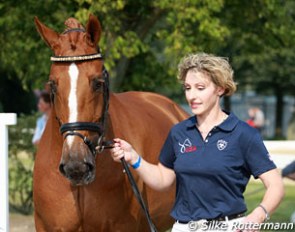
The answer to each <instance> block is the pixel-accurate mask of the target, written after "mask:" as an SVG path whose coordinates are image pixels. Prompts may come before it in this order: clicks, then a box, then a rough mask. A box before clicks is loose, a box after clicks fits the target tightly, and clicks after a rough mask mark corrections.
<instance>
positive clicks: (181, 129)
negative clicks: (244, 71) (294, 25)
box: [111, 53, 284, 232]
mask: <svg viewBox="0 0 295 232" xmlns="http://www.w3.org/2000/svg"><path fill="white" fill-rule="evenodd" d="M178 78H179V80H180V81H181V82H182V83H183V86H184V91H185V96H186V99H187V102H188V104H189V106H190V108H191V110H192V112H193V114H194V115H193V116H192V117H190V118H188V119H187V120H185V121H183V122H180V123H179V124H177V125H175V126H174V127H173V128H172V129H171V131H170V133H169V135H168V137H167V139H166V142H165V143H164V145H163V148H162V150H161V153H160V156H159V163H158V164H157V165H154V164H151V163H148V162H146V161H145V160H144V159H143V158H141V157H140V155H139V154H138V153H137V152H136V151H135V150H134V149H133V147H132V145H130V144H129V143H128V142H126V141H124V140H121V139H119V138H117V139H115V148H113V149H112V152H111V154H112V157H113V159H114V160H115V161H118V162H119V161H120V159H121V158H122V157H124V158H125V160H126V161H127V162H128V163H129V164H130V165H131V166H132V167H133V168H134V169H135V170H136V171H137V172H138V174H139V176H140V177H141V178H142V179H143V181H144V182H145V183H146V184H147V185H149V186H150V187H151V188H153V189H155V190H158V191H163V190H165V189H166V188H167V187H169V186H171V185H172V183H173V182H174V181H176V186H177V188H176V198H175V203H174V206H173V209H172V211H171V216H172V217H173V218H174V219H175V223H174V225H173V229H172V232H185V231H210V230H211V231H243V230H244V231H257V230H258V229H259V228H258V227H257V225H260V223H262V222H264V221H265V220H268V219H269V216H270V214H271V213H273V212H274V210H275V209H276V208H277V207H278V205H279V203H280V201H281V199H282V197H283V194H284V193H283V184H282V179H281V177H280V174H279V173H278V171H277V168H276V166H275V164H274V163H273V161H272V160H271V159H270V157H269V154H268V151H267V150H266V148H265V146H264V144H263V141H262V138H261V136H260V134H259V132H258V131H257V130H256V129H254V128H252V127H250V126H249V125H248V124H247V123H245V122H243V121H241V120H239V119H238V118H237V117H236V116H235V115H234V114H233V113H232V112H226V111H224V110H222V108H221V106H220V100H221V98H222V97H223V96H230V95H232V94H233V93H234V92H235V91H236V84H235V82H234V80H233V70H232V68H231V66H230V64H229V62H228V60H227V59H225V58H223V57H217V56H214V55H210V54H205V53H199V54H192V55H188V56H186V57H184V58H183V59H182V60H181V62H180V64H179V73H178ZM251 175H253V176H254V177H255V178H259V179H260V180H261V181H262V182H263V184H264V186H265V189H266V191H265V194H264V197H263V199H262V201H261V203H260V204H258V205H257V207H256V208H255V209H254V210H253V211H252V212H248V213H247V214H246V211H247V207H246V205H245V201H244V197H243V193H244V191H245V188H246V185H247V184H248V181H249V178H250V176H251ZM250 223H252V225H255V226H252V227H251V225H250Z"/></svg>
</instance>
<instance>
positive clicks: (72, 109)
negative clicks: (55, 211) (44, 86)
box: [35, 15, 108, 185]
mask: <svg viewBox="0 0 295 232" xmlns="http://www.w3.org/2000/svg"><path fill="white" fill-rule="evenodd" d="M35 24H36V27H37V30H38V32H39V34H40V35H41V37H42V38H43V40H44V41H45V42H46V44H47V45H48V46H49V47H50V48H51V49H52V51H53V53H54V56H52V57H51V61H53V63H52V65H51V69H50V77H49V84H50V88H51V94H52V100H53V105H54V110H53V113H54V114H55V117H56V119H57V120H58V122H59V124H60V132H61V134H62V135H63V138H64V142H63V147H62V155H61V160H60V165H59V170H60V172H61V173H62V174H63V175H64V176H65V177H66V178H68V179H69V180H70V181H71V183H72V184H73V185H82V184H89V183H91V182H92V181H93V180H94V178H95V169H96V166H95V156H96V151H95V146H96V145H97V141H100V140H102V138H103V135H104V124H105V123H104V121H105V118H106V114H107V108H108V107H107V106H108V83H107V82H108V78H107V73H106V71H105V70H104V66H103V61H102V58H101V55H100V53H99V51H98V48H97V43H98V41H99V39H100V35H101V26H100V23H99V21H98V19H97V18H96V17H95V16H93V15H90V17H89V19H88V22H87V24H86V27H85V28H84V27H83V26H82V25H81V24H80V23H79V22H78V21H77V20H76V19H74V18H69V19H68V20H67V21H66V22H65V25H66V29H65V31H64V32H63V33H60V34H59V33H57V32H55V31H54V30H52V29H50V28H48V27H47V26H45V25H44V24H42V23H41V22H40V21H39V20H38V18H35Z"/></svg>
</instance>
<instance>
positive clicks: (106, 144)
mask: <svg viewBox="0 0 295 232" xmlns="http://www.w3.org/2000/svg"><path fill="white" fill-rule="evenodd" d="M70 31H80V30H78V29H74V30H69V31H66V33H68V32H70ZM94 59H102V55H101V54H100V53H95V54H90V55H80V56H52V57H51V58H50V60H51V61H52V62H77V61H78V62H79V61H89V60H94ZM102 76H103V80H104V82H103V89H104V91H103V108H102V116H101V118H100V120H99V123H93V122H70V123H64V124H62V123H61V121H60V120H59V119H58V118H57V119H58V121H59V123H60V133H61V134H62V135H64V139H65V138H66V137H67V136H78V137H80V138H81V139H83V142H84V143H85V144H86V145H87V146H88V148H89V149H90V151H91V152H92V154H93V155H94V156H96V154H97V152H98V153H102V152H103V151H104V149H110V148H113V147H114V142H113V141H105V140H104V136H105V131H106V126H107V116H108V110H109V100H110V92H109V74H108V72H107V70H106V69H105V67H104V66H103V70H102ZM80 130H87V131H93V132H97V133H98V134H99V138H98V141H97V145H94V144H93V143H92V142H91V140H90V139H88V138H87V137H86V136H84V135H82V134H81V133H79V132H77V131H80ZM96 146H97V147H98V148H99V149H98V150H97V149H96ZM121 163H122V165H123V169H124V172H125V173H126V174H127V177H128V180H129V182H130V185H131V187H132V190H133V192H134V195H135V197H136V199H137V201H138V202H139V204H140V206H141V208H142V209H143V211H144V213H145V216H146V218H147V221H148V224H149V227H150V231H151V232H157V229H156V227H155V225H154V224H153V222H152V219H151V216H150V214H149V210H148V208H147V206H146V205H145V203H144V200H143V198H142V195H141V193H140V191H139V189H138V187H137V184H136V182H135V180H134V177H133V175H132V173H131V171H130V169H129V166H128V164H127V162H126V160H125V159H124V158H122V159H121Z"/></svg>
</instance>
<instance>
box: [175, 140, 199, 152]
mask: <svg viewBox="0 0 295 232" xmlns="http://www.w3.org/2000/svg"><path fill="white" fill-rule="evenodd" d="M178 145H179V146H180V152H181V153H186V152H193V151H195V150H197V147H196V146H193V145H192V142H191V141H190V140H189V139H186V140H184V142H183V144H181V143H178Z"/></svg>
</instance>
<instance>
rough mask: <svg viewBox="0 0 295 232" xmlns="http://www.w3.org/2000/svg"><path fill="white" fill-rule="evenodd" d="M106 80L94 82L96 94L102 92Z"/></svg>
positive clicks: (94, 80)
mask: <svg viewBox="0 0 295 232" xmlns="http://www.w3.org/2000/svg"><path fill="white" fill-rule="evenodd" d="M103 83H104V80H102V79H100V78H95V79H93V80H92V89H93V91H94V92H100V91H101V90H102V87H103Z"/></svg>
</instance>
